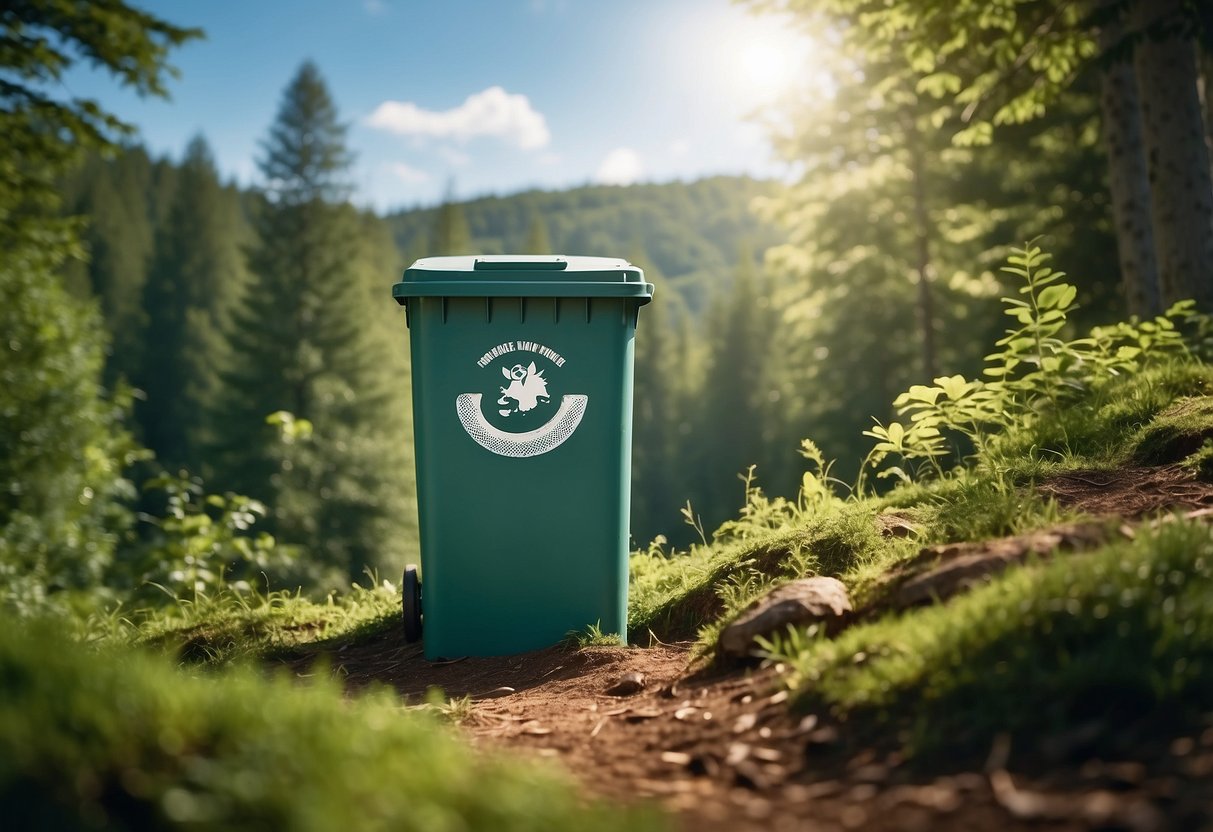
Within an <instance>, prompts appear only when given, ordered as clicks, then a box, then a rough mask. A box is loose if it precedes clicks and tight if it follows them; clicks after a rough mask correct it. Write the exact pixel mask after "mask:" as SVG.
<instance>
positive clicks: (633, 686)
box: [604, 670, 644, 696]
mask: <svg viewBox="0 0 1213 832" xmlns="http://www.w3.org/2000/svg"><path fill="white" fill-rule="evenodd" d="M642 690H644V675H643V674H641V673H637V672H636V671H634V670H633V671H629V672H628V673H625V674H623V675H622V676H620V677H619V678H618V679H616V680H615V681H614V682H612V683H611V684H610V685H609V686H608V687H607V689H606V690H605V691H604V693H605V694H606V695H607V696H635V695H636V694H638V693H640V692H641V691H642Z"/></svg>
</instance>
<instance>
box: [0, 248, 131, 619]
mask: <svg viewBox="0 0 1213 832" xmlns="http://www.w3.org/2000/svg"><path fill="white" fill-rule="evenodd" d="M11 254H12V256H10V257H9V258H6V260H5V262H4V263H3V264H2V265H0V338H2V339H3V340H2V341H0V343H2V344H3V347H2V349H3V351H4V359H3V362H0V606H4V607H15V608H16V609H17V610H18V611H19V612H22V613H30V612H33V611H34V610H36V609H37V608H38V607H39V606H40V605H42V604H43V603H45V602H47V600H48V596H49V595H50V594H51V593H54V592H56V591H58V590H79V589H85V588H91V587H94V586H96V585H97V584H99V583H100V581H101V577H102V575H103V573H104V572H105V570H106V568H107V566H108V565H109V563H110V562H111V560H112V559H113V556H114V549H115V547H116V545H117V543H118V541H119V537H120V536H121V534H122V533H123V531H124V529H125V528H126V527H127V526H128V525H129V524H130V519H131V518H130V516H129V512H128V511H127V510H126V509H125V508H124V506H123V501H124V500H126V499H127V498H128V497H130V496H132V490H131V486H130V483H128V482H127V480H126V479H125V478H124V471H125V470H126V468H127V467H128V466H129V465H130V464H131V463H132V462H134V461H135V460H136V459H137V458H138V457H139V455H140V454H139V452H138V451H137V450H136V447H135V445H134V443H133V442H132V440H131V437H130V435H129V434H128V433H127V431H126V430H125V428H124V427H123V424H122V422H123V418H124V416H125V414H126V413H127V411H128V410H129V394H128V393H127V392H126V391H123V390H119V391H118V392H117V393H116V394H114V395H107V394H106V392H105V391H104V389H103V388H102V386H101V371H102V362H103V358H102V352H103V349H104V343H105V342H104V338H103V336H102V334H101V331H100V329H99V326H98V322H97V318H96V313H95V310H94V309H93V308H92V307H90V306H89V305H88V304H81V303H80V302H78V301H77V300H75V299H73V298H71V297H69V296H68V295H67V293H66V292H65V291H64V290H63V289H62V288H61V287H60V286H59V284H58V282H57V281H56V280H54V278H53V277H52V276H51V275H50V274H48V273H47V272H46V271H45V270H44V269H42V268H41V267H40V263H39V260H40V259H41V258H40V257H34V258H24V257H22V256H21V255H20V251H18V252H12V253H11Z"/></svg>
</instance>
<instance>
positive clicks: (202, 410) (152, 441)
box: [133, 136, 246, 474]
mask: <svg viewBox="0 0 1213 832" xmlns="http://www.w3.org/2000/svg"><path fill="white" fill-rule="evenodd" d="M140 196H141V197H142V198H143V199H144V200H146V192H145V194H142V195H140ZM139 200H140V197H136V198H135V200H133V201H135V202H138V201H139ZM245 232H246V229H245V226H244V219H243V216H242V214H241V211H240V206H239V202H238V199H237V195H236V194H235V193H233V192H231V191H229V190H225V189H224V188H223V187H222V185H221V184H220V182H219V175H218V173H217V171H216V170H215V163H214V159H213V157H212V155H211V151H210V148H209V147H208V146H207V144H206V141H205V140H204V139H203V138H202V137H201V136H198V137H195V138H194V139H192V140H191V141H190V144H189V147H188V148H187V149H186V153H185V158H184V159H183V160H182V163H181V165H180V167H179V169H178V171H177V182H176V193H175V194H174V197H173V199H172V201H171V203H170V205H169V206H168V214H167V216H166V217H165V220H164V223H163V224H162V225H161V226H160V228H159V229H158V231H157V234H156V240H155V253H154V256H153V258H152V264H151V267H150V270H149V272H150V273H149V277H148V281H147V283H146V285H145V286H144V289H143V297H142V310H143V315H144V316H145V318H146V324H145V325H144V326H142V327H139V328H137V334H138V335H139V336H140V342H141V343H140V361H139V368H138V373H137V375H136V379H137V383H138V385H139V387H140V388H141V389H142V390H143V391H144V394H145V395H144V398H143V400H142V401H141V402H140V406H139V407H138V410H137V415H138V420H139V423H140V426H141V427H142V435H143V440H144V442H145V443H146V444H147V446H148V447H149V448H150V449H151V450H152V451H153V452H154V453H155V454H156V458H157V459H158V460H159V461H160V463H161V464H162V465H163V466H164V467H165V468H167V469H169V470H174V469H176V468H178V467H182V466H184V467H186V468H189V469H191V470H197V471H202V472H204V473H206V474H209V473H210V472H209V470H208V469H207V466H206V465H205V464H204V460H205V458H206V454H205V452H204V451H205V449H206V448H207V447H209V446H212V445H214V443H215V440H216V438H217V436H216V434H217V433H218V431H217V429H216V426H215V425H214V424H213V416H214V406H213V403H214V402H215V401H216V400H217V399H218V398H219V396H220V377H219V373H220V370H221V369H222V368H223V367H224V366H226V365H227V364H228V363H229V362H230V360H231V358H230V356H229V355H228V353H227V349H226V347H227V345H226V342H225V339H224V335H225V333H226V332H228V330H229V329H230V327H231V314H232V309H233V307H234V306H235V305H236V304H237V302H238V300H239V298H240V296H241V294H242V292H243V289H244V284H245V281H246V277H245V269H244V257H243V253H242V251H241V244H242V243H243V242H244V236H245Z"/></svg>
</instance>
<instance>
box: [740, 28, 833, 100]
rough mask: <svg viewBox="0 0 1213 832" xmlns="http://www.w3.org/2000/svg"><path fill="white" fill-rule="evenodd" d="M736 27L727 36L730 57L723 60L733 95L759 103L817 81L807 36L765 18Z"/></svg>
mask: <svg viewBox="0 0 1213 832" xmlns="http://www.w3.org/2000/svg"><path fill="white" fill-rule="evenodd" d="M739 28H740V31H735V32H733V33H732V36H731V37H730V42H731V47H732V48H731V49H730V50H729V51H730V52H731V53H732V54H731V56H730V57H731V60H729V61H726V62H725V63H726V64H728V66H726V67H725V68H726V71H728V72H729V75H730V79H731V86H732V87H733V91H734V95H736V96H738V97H740V98H742V99H744V100H745V101H746V102H748V103H749V105H750V106H759V107H761V106H763V105H766V104H771V103H773V102H774V101H775V100H777V99H779V98H781V97H782V96H784V95H786V94H787V93H789V92H791V91H793V90H795V89H797V88H800V87H805V86H808V85H813V86H818V85H819V76H821V75H822V70H821V68H820V67H815V66H814V63H813V53H814V44H813V42H812V40H811V39H810V38H809V37H808V36H806V35H804V34H803V33H801V32H798V31H795V30H792V29H789V28H788V27H787V26H786V25H783V26H780V25H777V24H775V23H773V22H771V21H767V20H757V21H750V22H749V25H747V26H745V27H743V28H741V27H739Z"/></svg>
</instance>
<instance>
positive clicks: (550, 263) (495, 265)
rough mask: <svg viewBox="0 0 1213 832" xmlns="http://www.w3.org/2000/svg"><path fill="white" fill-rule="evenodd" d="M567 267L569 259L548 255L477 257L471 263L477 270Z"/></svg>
mask: <svg viewBox="0 0 1213 832" xmlns="http://www.w3.org/2000/svg"><path fill="white" fill-rule="evenodd" d="M568 267H569V261H568V260H566V259H564V258H563V257H550V258H546V259H543V260H490V259H488V258H483V259H482V258H480V257H477V258H476V262H475V263H474V264H473V265H472V268H473V269H475V270H476V271H478V272H480V271H499V272H521V271H526V272H534V271H542V272H559V271H564V270H565V269H567V268H568Z"/></svg>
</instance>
